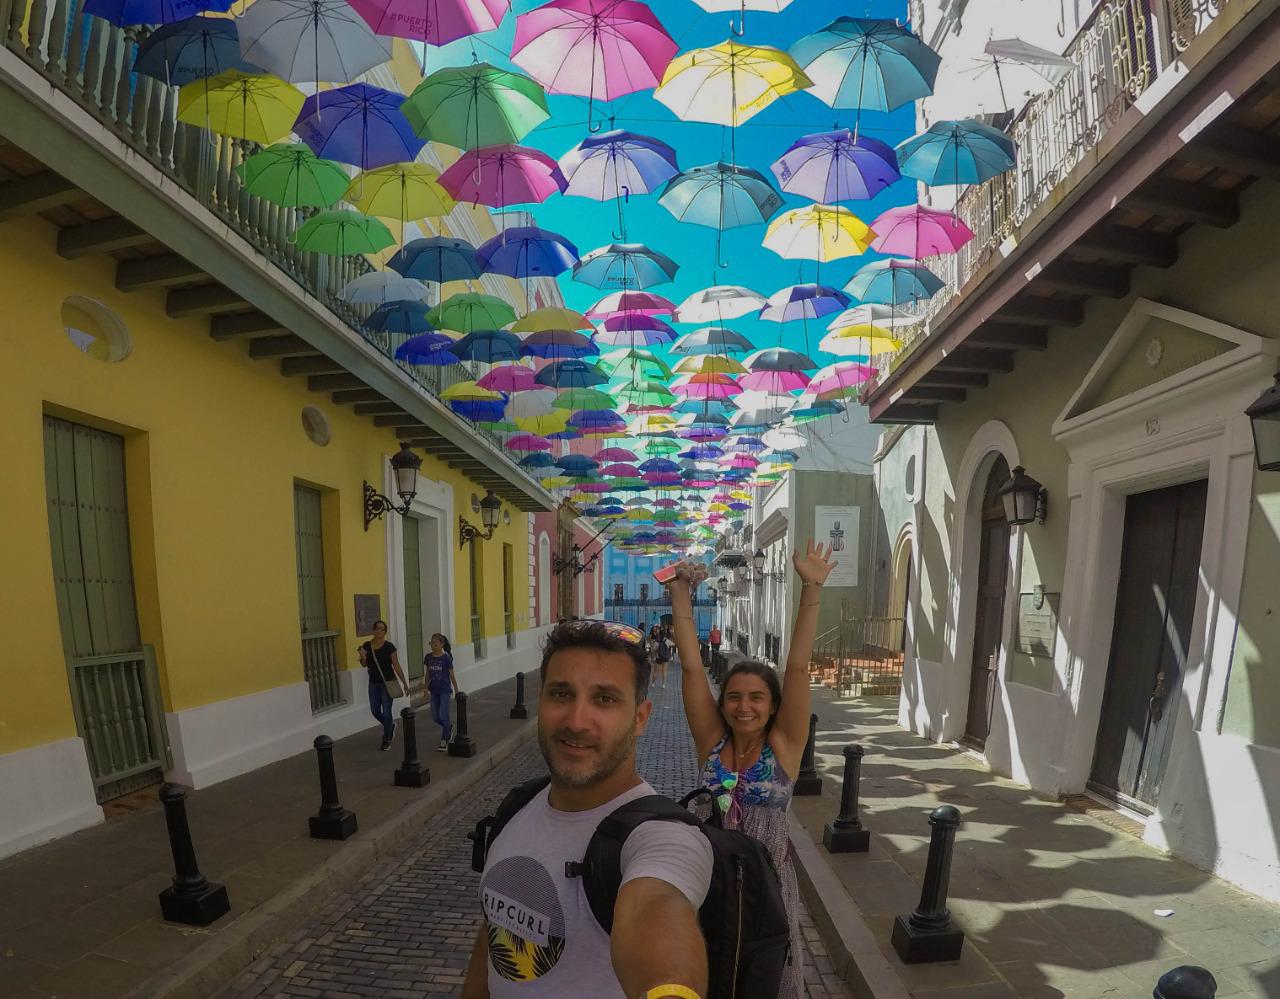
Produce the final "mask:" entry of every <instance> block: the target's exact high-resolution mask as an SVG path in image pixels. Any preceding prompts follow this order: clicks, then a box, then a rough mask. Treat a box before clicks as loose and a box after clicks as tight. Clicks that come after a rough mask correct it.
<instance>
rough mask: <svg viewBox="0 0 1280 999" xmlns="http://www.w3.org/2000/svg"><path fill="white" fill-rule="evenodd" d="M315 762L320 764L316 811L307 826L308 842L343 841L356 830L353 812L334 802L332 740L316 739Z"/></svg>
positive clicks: (335, 798)
mask: <svg viewBox="0 0 1280 999" xmlns="http://www.w3.org/2000/svg"><path fill="white" fill-rule="evenodd" d="M313 745H314V746H315V747H316V760H317V762H318V763H319V764H320V811H319V812H318V813H317V814H315V815H313V816H311V818H309V819H308V820H307V823H308V825H309V827H310V829H311V838H312V839H346V838H347V837H348V836H351V835H353V834H354V833H355V831H356V813H355V812H349V811H347V810H346V809H345V808H343V807H342V803H341V802H340V801H338V775H337V774H336V773H334V771H333V740H332V739H330V738H329V737H328V736H327V735H318V736H316V741H315V742H314V743H313Z"/></svg>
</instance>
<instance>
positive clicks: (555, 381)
mask: <svg viewBox="0 0 1280 999" xmlns="http://www.w3.org/2000/svg"><path fill="white" fill-rule="evenodd" d="M536 381H537V383H538V384H539V385H546V386H548V387H549V388H553V389H557V390H561V389H580V388H591V387H593V386H595V385H603V384H604V383H605V382H606V381H608V378H606V377H605V374H604V372H603V371H601V370H600V369H599V368H597V367H596V366H595V365H594V364H588V363H586V362H585V361H578V360H573V359H569V360H565V361H552V362H551V363H550V364H548V365H547V366H546V367H545V368H543V369H542V370H541V371H539V372H538V375H537V378H536ZM556 408H563V407H559V406H557V407H556Z"/></svg>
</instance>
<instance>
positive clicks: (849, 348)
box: [818, 325, 902, 360]
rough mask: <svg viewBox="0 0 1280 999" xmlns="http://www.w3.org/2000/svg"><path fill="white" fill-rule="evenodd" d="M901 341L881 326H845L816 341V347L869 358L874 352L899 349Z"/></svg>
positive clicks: (840, 354)
mask: <svg viewBox="0 0 1280 999" xmlns="http://www.w3.org/2000/svg"><path fill="white" fill-rule="evenodd" d="M901 348H902V341H901V340H898V339H896V338H895V337H894V335H893V333H892V332H890V331H889V330H887V329H885V328H883V327H881V326H871V325H865V326H845V327H843V328H841V329H837V330H833V331H832V332H830V333H828V334H827V335H826V336H824V337H823V338H822V339H821V340H819V341H818V349H819V350H825V351H826V352H827V353H828V354H835V355H836V356H837V357H848V358H862V359H863V360H869V359H870V358H872V357H874V356H875V355H876V354H887V353H889V352H891V351H895V350H900V349H901Z"/></svg>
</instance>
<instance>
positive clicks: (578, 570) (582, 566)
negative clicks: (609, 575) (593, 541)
mask: <svg viewBox="0 0 1280 999" xmlns="http://www.w3.org/2000/svg"><path fill="white" fill-rule="evenodd" d="M588 544H590V542H588ZM602 551H604V549H603V548H597V549H596V550H595V551H594V552H592V553H591V557H590V558H588V559H587V560H586V561H585V562H584V561H582V545H579V544H575V545H574V546H573V557H572V558H561V557H560V556H559V555H552V556H551V571H552V572H554V573H555V574H556V575H557V576H558V575H560V573H562V572H564V571H565V570H566V569H572V570H573V574H574V575H575V576H581V575H582V574H583V573H584V572H591V573H594V572H595V571H596V563H597V562H599V561H600V553H601V552H602Z"/></svg>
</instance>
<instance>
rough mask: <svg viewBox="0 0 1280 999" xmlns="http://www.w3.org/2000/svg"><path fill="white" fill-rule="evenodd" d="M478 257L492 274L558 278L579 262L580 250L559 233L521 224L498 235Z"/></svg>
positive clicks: (485, 246) (481, 249)
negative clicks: (557, 276)
mask: <svg viewBox="0 0 1280 999" xmlns="http://www.w3.org/2000/svg"><path fill="white" fill-rule="evenodd" d="M476 259H478V260H479V261H480V264H481V266H482V267H483V268H484V269H485V270H486V271H488V272H489V273H491V274H505V275H507V276H508V277H513V278H531V277H555V276H556V275H557V274H563V273H564V272H565V271H567V270H568V269H569V268H570V267H572V266H573V265H574V264H575V263H577V261H578V249H577V247H575V246H574V245H573V244H572V243H570V242H569V241H568V240H567V239H565V238H564V237H563V236H561V235H560V234H559V233H555V232H552V231H551V230H550V229H539V228H538V227H537V226H518V227H516V228H514V229H507V230H505V231H503V232H501V233H499V234H498V235H497V236H494V237H493V238H492V239H490V240H489V241H488V242H486V243H485V244H484V245H483V246H481V247H480V248H479V249H478V250H476Z"/></svg>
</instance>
